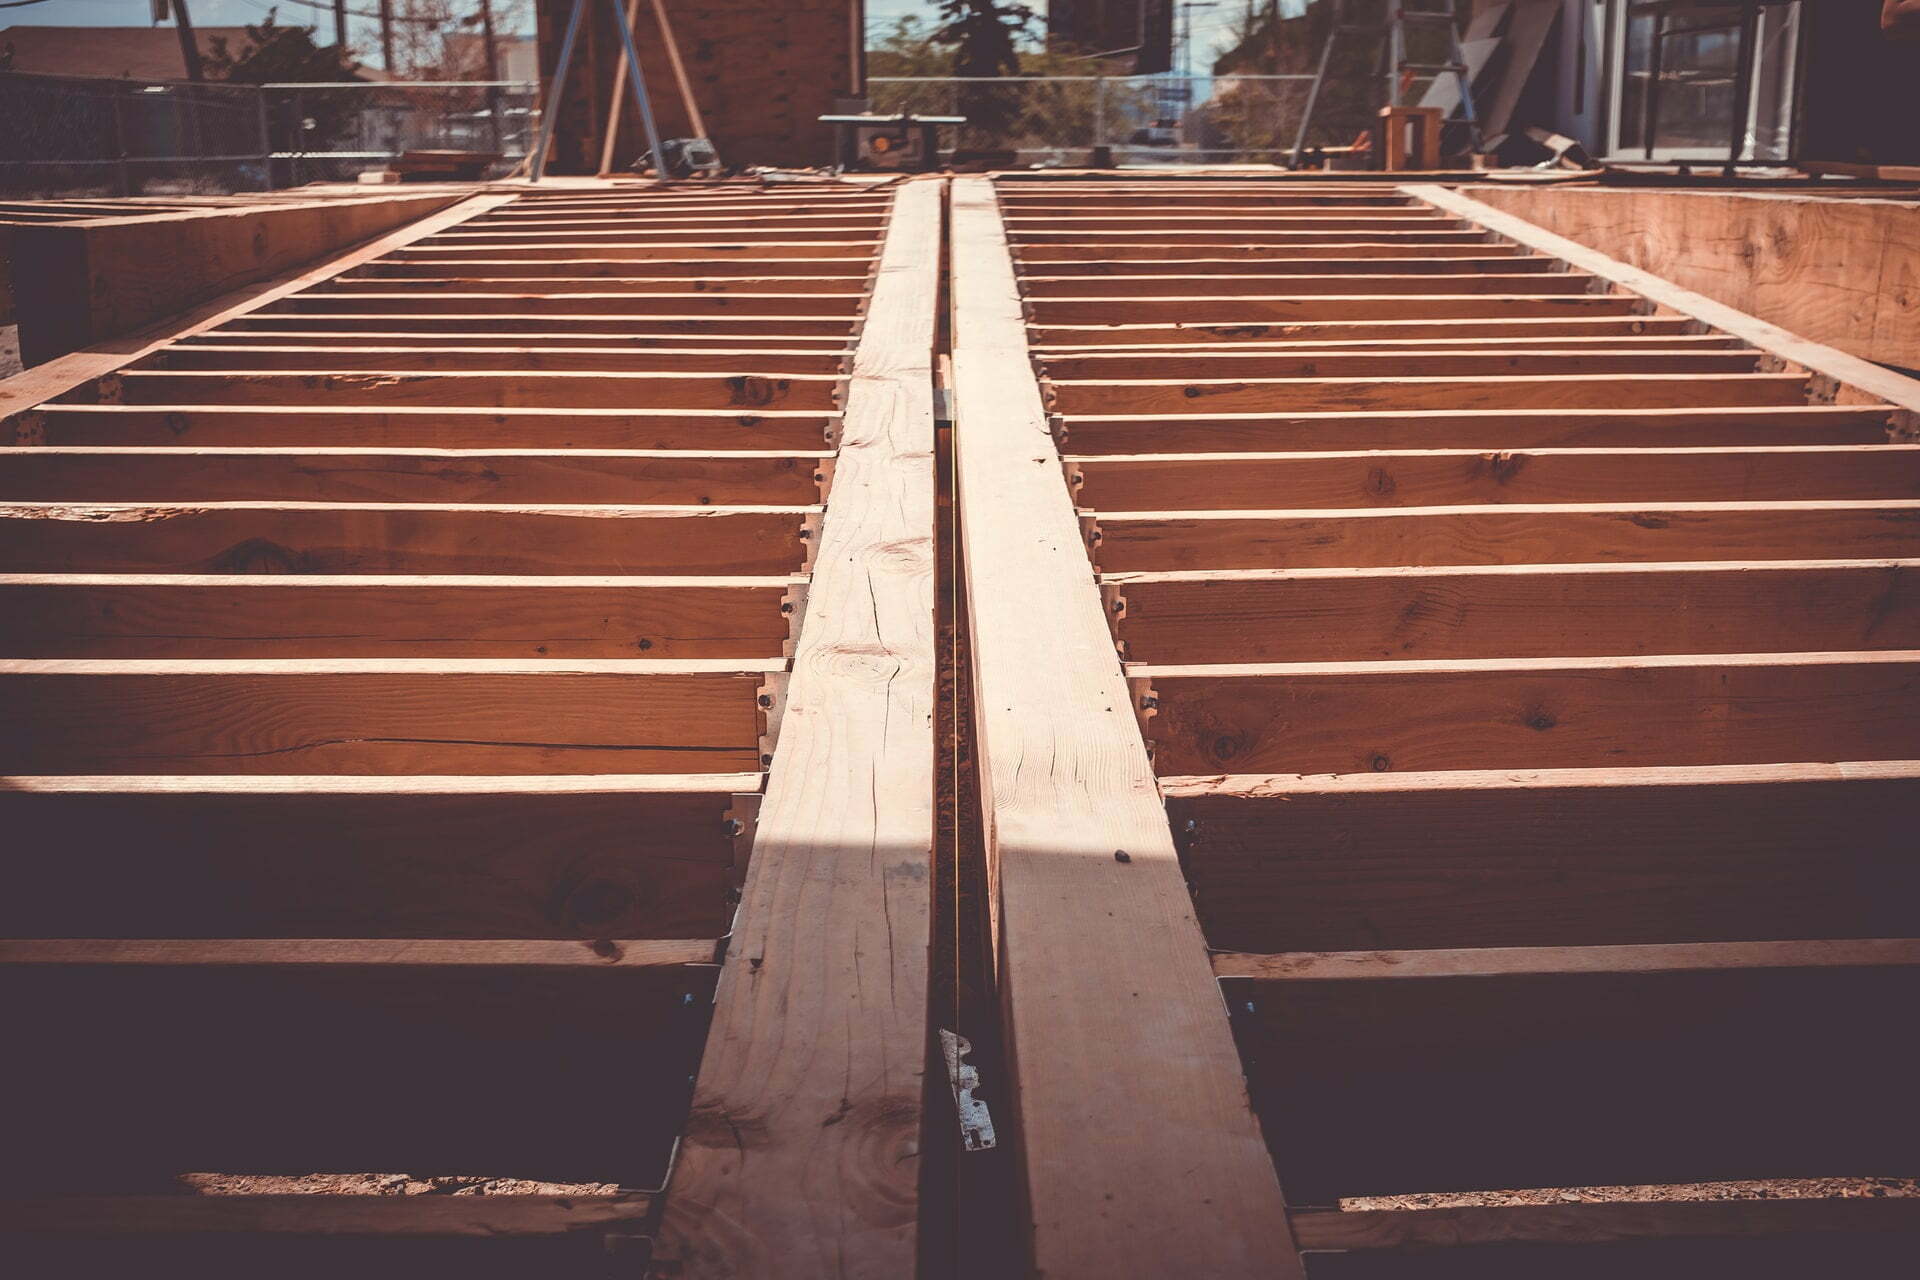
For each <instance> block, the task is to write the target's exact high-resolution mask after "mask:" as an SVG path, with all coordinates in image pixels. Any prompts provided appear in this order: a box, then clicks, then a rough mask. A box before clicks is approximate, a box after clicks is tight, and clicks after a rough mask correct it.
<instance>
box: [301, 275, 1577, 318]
mask: <svg viewBox="0 0 1920 1280" xmlns="http://www.w3.org/2000/svg"><path fill="white" fill-rule="evenodd" d="M596 283H597V282H596ZM1596 296H1597V295H1596ZM442 304H451V309H453V310H457V311H459V312H461V313H462V314H465V315H480V316H490V315H511V316H539V317H541V318H542V319H549V318H552V317H554V316H619V317H632V316H640V315H646V316H668V317H676V318H702V317H708V316H782V317H786V316H795V317H821V316H824V317H843V318H852V317H854V316H857V315H859V314H860V308H861V306H862V305H863V304H864V300H863V299H861V298H858V297H837V296H834V295H832V294H817V293H774V292H766V293H703V292H698V291H689V292H685V293H649V294H628V293H618V292H609V291H605V290H590V291H584V292H581V293H537V292H533V291H531V290H527V291H522V292H518V293H474V292H465V293H451V292H448V293H441V292H437V291H434V290H421V289H403V288H401V287H399V286H398V285H395V286H394V288H393V290H392V292H389V293H302V294H299V295H297V296H295V297H292V298H288V299H286V300H285V301H282V302H277V303H274V304H273V314H276V315H304V316H317V315H333V314H336V313H337V314H343V315H383V316H395V315H408V314H415V313H424V314H431V315H435V316H438V315H442V314H444V313H445V312H446V311H447V310H448V309H449V308H448V307H447V306H443V305H442Z"/></svg>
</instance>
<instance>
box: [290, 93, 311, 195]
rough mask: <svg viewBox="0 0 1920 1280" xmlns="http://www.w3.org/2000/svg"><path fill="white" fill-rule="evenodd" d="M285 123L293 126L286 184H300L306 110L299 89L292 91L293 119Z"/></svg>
mask: <svg viewBox="0 0 1920 1280" xmlns="http://www.w3.org/2000/svg"><path fill="white" fill-rule="evenodd" d="M287 123H289V124H291V125H292V126H293V129H292V134H293V147H292V152H293V154H292V155H291V156H289V157H288V158H287V185H288V186H290V187H297V186H299V185H300V157H301V156H302V155H304V154H306V150H307V111H306V98H305V95H304V94H302V93H301V92H300V90H298V89H295V90H294V91H293V119H292V120H290V121H288V122H287Z"/></svg>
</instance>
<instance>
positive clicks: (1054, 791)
mask: <svg viewBox="0 0 1920 1280" xmlns="http://www.w3.org/2000/svg"><path fill="white" fill-rule="evenodd" d="M952 236H953V261H954V264H955V272H954V281H953V290H954V304H955V314H954V348H955V350H954V373H955V379H956V392H957V406H958V412H959V416H960V421H959V425H958V427H957V431H956V442H957V461H956V466H957V471H958V486H959V491H960V493H961V495H962V498H961V501H962V503H963V504H964V508H965V510H966V511H968V512H971V513H973V514H972V515H971V516H970V517H969V518H967V519H964V520H963V521H962V524H961V530H962V538H963V541H964V548H965V557H964V560H965V564H966V572H967V574H968V577H969V580H970V581H971V582H972V583H973V584H974V585H973V589H972V590H971V591H970V592H969V598H970V601H971V607H972V610H973V654H974V678H975V688H976V691H977V692H976V701H975V706H976V707H977V708H978V714H979V716H980V724H979V733H980V737H979V742H980V744H981V748H980V749H981V751H982V760H981V769H982V773H983V779H984V781H983V786H982V790H983V793H984V795H985V797H986V800H987V803H988V804H989V806H990V808H989V817H988V822H987V827H986V829H987V832H988V837H989V840H990V845H989V849H988V856H989V857H990V858H991V859H993V860H994V862H995V865H996V866H997V868H998V873H999V879H1000V910H999V928H1000V934H999V945H1000V952H1001V958H1002V964H1003V967H1002V970H1001V992H1002V998H1003V1001H1004V1002H1005V1009H1006V1018H1007V1025H1008V1029H1009V1038H1010V1046H1009V1055H1008V1056H1009V1059H1010V1060H1011V1061H1012V1062H1014V1063H1015V1064H1017V1065H1016V1066H1015V1070H1014V1077H1013V1081H1012V1087H1011V1089H1010V1091H1009V1096H1010V1101H1011V1104H1012V1106H1013V1109H1014V1116H1013V1117H1012V1119H1013V1123H1014V1125H1015V1129H1016V1132H1017V1135H1018V1137H1017V1141H1018V1142H1019V1143H1020V1149H1021V1152H1022V1160H1021V1162H1020V1165H1019V1173H1020V1177H1021V1179H1022V1186H1021V1195H1022V1201H1023V1204H1024V1206H1025V1208H1026V1212H1027V1215H1028V1216H1027V1219H1026V1221H1027V1223H1028V1224H1029V1230H1030V1232H1031V1239H1030V1247H1031V1253H1030V1258H1031V1262H1030V1264H1029V1265H1030V1266H1031V1267H1032V1269H1033V1270H1034V1271H1035V1272H1038V1273H1044V1274H1046V1275H1048V1276H1054V1277H1060V1278H1061V1280H1068V1278H1071V1277H1081V1276H1085V1277H1095V1276H1097V1277H1101V1278H1102V1280H1116V1278H1124V1277H1132V1276H1141V1277H1145V1276H1154V1277H1160V1276H1166V1275H1169V1274H1175V1273H1183V1272H1192V1273H1196V1274H1205V1275H1214V1276H1255V1275H1260V1276H1275V1277H1282V1276H1297V1275H1300V1274H1302V1273H1301V1271H1300V1268H1299V1262H1298V1259H1297V1256H1296V1254H1295V1252H1294V1247H1293V1243H1292V1240H1291V1238H1290V1236H1289V1233H1288V1230H1287V1220H1286V1206H1285V1203H1284V1202H1283V1200H1282V1198H1281V1195H1280V1189H1279V1186H1278V1184H1277V1182H1276V1180H1275V1177H1274V1172H1273V1166H1272V1163H1271V1161H1270V1160H1269V1158H1268V1156H1267V1154H1266V1151H1265V1148H1264V1144H1263V1143H1262V1141H1261V1139H1260V1135H1259V1132H1258V1130H1257V1127H1256V1125H1255V1123H1254V1120H1253V1116H1252V1114H1251V1112H1250V1111H1249V1109H1248V1105H1247V1098H1246V1093H1245V1087H1244V1085H1243V1083H1242V1077H1241V1067H1240V1061H1239V1056H1238V1054H1237V1053H1236V1051H1235V1049H1234V1045H1233V1042H1232V1039H1231V1037H1230V1035H1229V1033H1228V1028H1227V1023H1226V1019H1225V1017H1224V1016H1223V1009H1222V1006H1221V1003H1220V998H1219V995H1218V992H1217V988H1216V985H1215V983H1214V981H1213V977H1212V974H1211V971H1210V969H1209V967H1208V965H1207V963H1206V958H1205V952H1204V949H1203V944H1202V940H1201V936H1200V931H1199V927H1198V925H1197V923H1196V922H1195V920H1194V918H1193V914H1192V910H1193V908H1192V904H1191V901H1190V899H1189V897H1188V894H1187V889H1186V884H1185V881H1184V880H1183V878H1182V876H1181V873H1180V868H1179V864H1178V861H1177V859H1176V857H1175V854H1174V849H1173V839H1172V835H1171V833H1170V832H1169V830H1168V828H1167V820H1166V814H1165V811H1164V809H1162V807H1161V805H1160V803H1159V799H1158V795H1157V793H1156V792H1155V790H1154V784H1153V775H1152V770H1151V769H1150V767H1149V765H1148V762H1147V759H1146V755H1145V752H1144V751H1143V749H1142V746H1141V740H1140V735H1139V733H1138V732H1137V731H1136V729H1135V728H1134V725H1133V724H1132V722H1131V720H1130V718H1129V717H1128V715H1127V714H1126V707H1127V705H1128V703H1127V700H1126V698H1127V694H1126V688H1125V686H1124V683H1123V681H1122V678H1121V673H1120V669H1119V665H1118V663H1117V662H1116V661H1115V659H1114V657H1113V650H1112V647H1111V642H1110V640H1109V638H1108V634H1107V627H1106V622H1105V620H1104V618H1103V617H1102V610H1101V605H1100V600H1099V597H1098V595H1097V593H1096V592H1095V591H1094V590H1093V587H1092V584H1091V582H1089V580H1088V566H1087V562H1086V558H1085V555H1084V553H1083V552H1082V550H1081V548H1080V545H1079V539H1078V537H1077V532H1076V529H1075V523H1074V517H1073V512H1072V509H1071V507H1070V505H1069V503H1068V500H1067V494H1066V490H1065V488H1064V486H1063V485H1062V484H1061V483H1060V478H1059V471H1058V455H1057V453H1056V452H1055V449H1054V446H1053V442H1052V439H1051V437H1050V435H1049V433H1048V430H1047V420H1046V415H1045V412H1044V410H1043V409H1042V406H1041V404H1040V398H1039V391H1038V388H1037V387H1036V385H1035V384H1034V381H1033V379H1032V377H1031V376H1030V375H1029V374H1028V372H1027V370H1028V352H1027V347H1026V337H1025V334H1024V332H1023V329H1022V324H1021V315H1020V300H1019V294H1018V291H1017V287H1016V285H1015V282H1014V279H1013V273H1012V268H1011V264H1010V263H1009V261H1008V255H1007V248H1006V240H1005V235H1004V232H1003V230H1002V228H1001V225H1000V218H999V214H998V211H997V210H996V209H995V207H994V196H993V189H992V186H991V184H990V183H988V182H987V181H985V180H983V179H965V178H963V179H959V180H957V181H956V183H955V187H954V209H953V229H952ZM1009 512H1019V513H1021V518H1020V519H1019V520H1017V521H1016V520H1013V519H1008V518H1004V513H1009ZM994 513H1002V514H1001V515H1000V516H996V515H995V514H994ZM1038 653H1046V654H1049V655H1051V657H1052V660H1051V661H1049V662H1047V663H1036V662H1035V661H1034V655H1035V654H1038ZM1089 903H1097V904H1099V908H1098V909H1091V910H1090V909H1089V908H1088V904H1089Z"/></svg>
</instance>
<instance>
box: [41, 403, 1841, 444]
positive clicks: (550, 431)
mask: <svg viewBox="0 0 1920 1280" xmlns="http://www.w3.org/2000/svg"><path fill="white" fill-rule="evenodd" d="M1856 416H1857V413H1856ZM7 425H9V426H11V427H12V428H13V431H14V436H13V440H12V441H11V443H14V444H19V445H33V446H39V445H54V446H60V447H114V448H128V447H144V448H164V447H168V446H175V445H179V446H190V447H250V448H280V449H286V448H293V449H305V448H356V447H357V448H360V449H385V448H427V449H510V450H512V449H524V448H525V447H526V446H527V445H528V443H529V442H531V441H538V442H539V444H540V446H541V447H542V448H544V449H611V450H629V449H641V450H648V449H656V450H657V449H673V450H680V451H689V450H698V449H800V450H807V449H817V448H819V447H820V446H821V445H822V444H823V443H824V442H825V441H826V440H827V437H828V433H829V431H830V430H831V429H832V427H833V418H832V417H831V416H830V415H829V414H828V413H826V412H824V411H809V410H796V409H767V410H755V411H751V412H741V411H739V410H728V409H564V410H561V409H544V408H532V409H519V408H511V409H509V408H494V409H479V408H467V409H460V408H447V407H422V406H412V405H390V406H386V405H383V406H381V407H379V408H371V407H369V408H362V409H340V408H319V407H312V406H304V405H178V406H172V407H160V408H150V407H146V406H142V405H117V404H112V405H105V404H103V405H77V404H49V405H45V406H42V407H41V408H39V409H33V410H28V411H26V412H24V413H20V414H16V415H15V416H14V417H13V418H12V419H11V420H9V422H8V424H7Z"/></svg>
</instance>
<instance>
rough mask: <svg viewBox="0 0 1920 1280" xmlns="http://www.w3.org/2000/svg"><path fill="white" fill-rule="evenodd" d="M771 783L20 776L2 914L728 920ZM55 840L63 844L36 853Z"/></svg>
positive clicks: (247, 929) (168, 927) (232, 923)
mask: <svg viewBox="0 0 1920 1280" xmlns="http://www.w3.org/2000/svg"><path fill="white" fill-rule="evenodd" d="M759 785H760V775H759V774H757V773H738V774H725V773H716V774H626V775H574V776H566V775H561V776H542V775H521V776H504V777H502V776H493V777H489V776H470V777H458V776H454V777H444V776H443V777H420V776H405V775H398V776H388V777H382V776H378V775H371V776H360V777H351V776H347V777H300V776H279V777H274V776H249V775H210V776H201V777H193V776H186V777H165V776H142V775H122V776H117V777H116V776H109V777H91V776H67V777H46V776H41V777H20V776H16V777H11V778H8V779H7V780H6V783H5V785H4V786H0V821H4V822H5V823H6V825H7V828H8V830H9V831H11V832H13V833H14V835H15V839H16V840H17V841H18V844H17V848H18V849H20V850H22V851H23V854H22V856H17V857H12V858H9V859H7V860H6V862H5V864H4V866H0V886H3V887H4V892H0V928H3V929H4V931H5V932H6V934H7V935H8V936H9V937H12V938H16V939H19V938H35V937H40V938H46V937H55V938H105V937H114V938H236V937H237V938H262V937H271V938H305V937H316V936H317V937H322V938H357V939H392V938H468V939H471V938H494V939H541V938H546V939H559V938H570V939H576V940H579V941H589V942H590V941H595V940H599V939H605V938H695V939H711V938H715V937H718V936H720V935H721V934H723V933H725V932H726V930H727V927H728V925H729V922H730V921H731V919H732V914H733V912H732V907H731V905H730V902H729V890H730V889H731V888H732V886H733V883H734V878H735V875H736V873H737V871H738V868H736V866H735V865H734V863H735V853H736V842H735V838H734V836H733V834H732V832H731V830H730V828H729V825H728V823H729V814H730V813H737V812H738V809H737V807H736V800H737V797H738V796H739V795H740V794H741V793H751V792H754V791H757V790H758V788H759ZM55 847H58V848H60V849H61V850H62V851H63V852H62V855H61V856H60V857H57V858H52V857H37V856H31V855H28V854H26V853H24V851H27V850H32V849H36V848H40V849H48V848H55ZM579 941H575V942H573V943H570V944H564V946H573V947H578V946H579ZM253 945H255V946H260V945H266V944H261V943H255V944H253ZM337 945H338V946H339V947H344V946H346V945H347V944H344V943H341V944H337ZM360 945H361V946H363V947H366V948H368V949H371V946H372V944H370V943H362V944H360ZM487 945H496V946H497V945H498V944H487ZM546 945H547V949H546V950H545V951H542V952H536V953H516V961H515V962H516V963H534V962H542V963H544V962H545V961H541V960H540V957H541V956H542V955H548V956H550V957H552V958H553V959H554V960H555V961H564V960H565V958H566V954H565V950H564V946H563V944H560V943H549V944H546ZM650 945H652V946H656V947H657V945H658V944H650ZM700 945H702V946H704V947H706V948H707V952H706V954H705V955H703V956H697V957H693V958H692V959H691V960H690V961H689V962H690V963H707V962H710V961H712V959H713V953H712V944H711V942H705V943H701V944H700ZM115 954H116V956H117V958H118V959H119V960H122V961H125V960H128V959H130V958H133V957H132V956H131V955H130V954H129V953H127V952H124V951H121V952H116V953H115ZM380 954H382V955H387V954H394V953H393V952H391V951H390V950H388V951H383V952H381V953H380ZM403 954H406V955H409V956H412V957H414V958H415V959H418V960H425V959H426V958H427V957H428V956H429V955H432V954H437V953H403ZM621 954H622V955H623V956H624V957H626V958H628V959H635V958H639V957H641V956H644V955H651V956H654V957H655V958H656V959H657V958H658V956H659V955H660V954H661V953H660V952H658V951H657V950H655V951H646V950H643V951H641V952H635V951H634V950H633V949H631V948H627V949H623V950H622V953H621ZM689 954H691V953H689ZM453 958H455V959H457V958H458V957H453ZM605 958H606V957H605V956H602V957H601V959H603V960H604V959H605ZM435 962H436V963H437V962H441V961H439V960H436V961H435Z"/></svg>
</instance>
